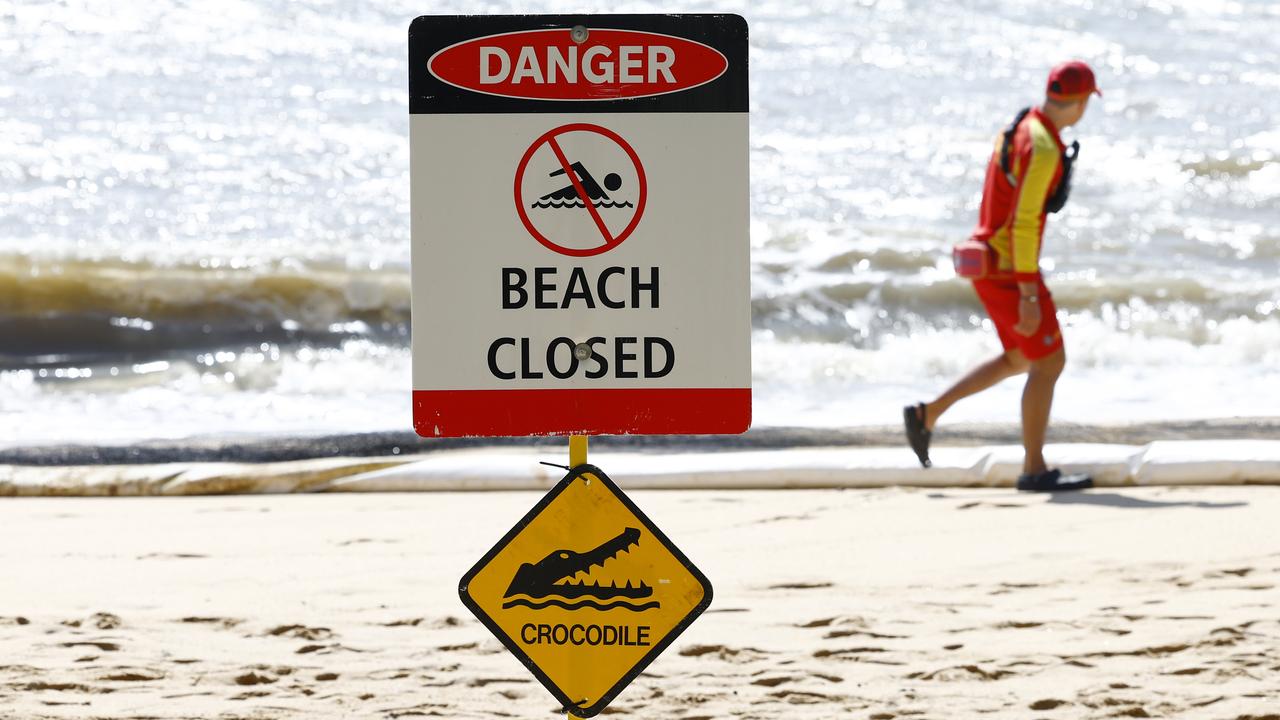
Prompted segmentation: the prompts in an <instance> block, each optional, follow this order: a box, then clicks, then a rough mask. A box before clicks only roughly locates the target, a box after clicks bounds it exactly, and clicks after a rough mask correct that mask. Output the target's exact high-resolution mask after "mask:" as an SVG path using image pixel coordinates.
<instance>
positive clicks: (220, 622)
mask: <svg viewBox="0 0 1280 720" xmlns="http://www.w3.org/2000/svg"><path fill="white" fill-rule="evenodd" d="M178 622H180V623H190V624H194V625H217V626H219V627H221V628H222V629H224V630H230V629H231V628H233V627H235V626H237V625H241V624H243V623H244V620H240V619H239V618H223V617H184V618H181V619H179V620H178Z"/></svg>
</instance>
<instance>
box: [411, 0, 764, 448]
mask: <svg viewBox="0 0 1280 720" xmlns="http://www.w3.org/2000/svg"><path fill="white" fill-rule="evenodd" d="M746 53H747V36H746V25H745V22H744V21H743V20H742V19H741V18H739V17H737V16H727V15H686V16H680V15H660V16H656V15H655V16H640V15H630V16H629V15H610V16H599V17H592V16H462V17H422V18H418V19H417V20H416V21H415V22H414V23H413V25H412V27H411V28H410V31H409V54H410V113H411V114H410V140H411V143H410V145H411V173H412V195H411V198H412V216H413V217H412V242H413V249H412V261H413V383H414V392H413V399H414V425H415V427H416V428H417V431H418V433H419V434H421V435H424V436H428V437H446V436H470V435H544V434H570V433H579V434H627V433H662V434H666V433H736V432H742V431H744V430H746V428H747V427H748V426H749V424H750V413H751V389H750V388H751V358H750V330H751V327H750V320H751V316H750V313H751V310H750V302H751V297H750V281H749V236H748V222H749V208H748V157H747V156H748V145H747V131H748V128H747V67H746V58H747V54H746Z"/></svg>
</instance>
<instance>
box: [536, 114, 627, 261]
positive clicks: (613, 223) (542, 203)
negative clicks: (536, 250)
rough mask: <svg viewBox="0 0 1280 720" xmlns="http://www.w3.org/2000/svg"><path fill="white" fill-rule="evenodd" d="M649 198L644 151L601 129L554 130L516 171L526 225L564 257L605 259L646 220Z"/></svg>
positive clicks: (579, 125) (568, 127) (585, 125)
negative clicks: (602, 256) (602, 255)
mask: <svg viewBox="0 0 1280 720" xmlns="http://www.w3.org/2000/svg"><path fill="white" fill-rule="evenodd" d="M647 196H648V184H647V182H646V179H645V174H644V166H643V165H642V164H641V163H640V157H639V156H638V155H637V154H636V151H635V150H634V149H633V148H632V147H631V145H630V144H629V143H628V142H627V141H626V140H624V139H623V138H622V137H621V136H620V135H618V134H617V133H615V132H613V131H612V130H609V129H608V128H604V127H601V126H599V125H592V124H589V123H574V124H570V125H562V126H560V127H558V128H554V129H552V130H549V131H547V132H546V133H544V134H543V135H542V136H541V137H539V138H538V139H537V140H534V141H533V144H532V145H530V146H529V149H528V150H526V151H525V153H524V156H523V157H522V158H520V164H519V166H518V167H517V169H516V182H515V203H516V211H517V213H518V214H519V216H520V221H521V222H522V223H523V224H524V227H525V229H526V230H528V231H529V234H530V235H532V236H533V237H534V239H536V240H537V241H538V242H540V243H542V245H543V246H545V247H546V248H548V249H549V250H553V251H555V252H557V253H560V254H562V255H571V256H575V257H587V256H591V255H599V254H600V253H603V252H607V251H609V250H612V249H613V248H615V247H617V246H618V245H620V244H622V241H623V240H626V239H627V238H628V237H629V236H630V235H631V233H632V232H633V231H634V230H635V228H636V226H637V225H638V224H639V223H640V217H641V216H642V215H643V214H644V207H645V200H646V199H647Z"/></svg>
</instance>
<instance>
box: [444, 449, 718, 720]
mask: <svg viewBox="0 0 1280 720" xmlns="http://www.w3.org/2000/svg"><path fill="white" fill-rule="evenodd" d="M570 448H571V462H572V463H573V465H574V467H573V468H572V469H571V470H570V471H569V474H568V475H566V476H565V477H564V479H563V480H561V481H560V482H559V483H558V484H557V485H556V486H555V487H554V488H552V489H551V492H549V493H547V495H546V496H545V497H543V499H542V500H541V501H540V502H539V503H538V504H537V505H536V506H535V507H534V508H533V509H532V510H530V511H529V513H528V514H527V515H525V516H524V518H523V519H521V520H520V522H518V523H516V526H515V527H514V528H512V529H511V531H510V532H508V533H507V534H506V536H505V537H503V538H502V540H500V541H499V542H498V544H497V545H495V546H494V547H493V549H492V550H490V551H489V553H488V554H486V555H485V556H484V558H482V559H481V560H480V562H478V563H476V565H475V567H473V568H472V569H471V570H470V571H469V572H468V573H467V574H466V575H464V576H463V578H462V581H461V583H460V584H459V588H458V591H459V594H460V595H461V596H462V602H463V604H465V605H466V606H467V608H468V609H470V610H471V612H473V613H474V614H475V615H476V617H478V618H479V619H480V621H481V622H483V623H484V624H485V626H487V627H488V628H489V630H490V631H491V632H493V634H494V635H496V636H497V638H498V639H499V640H501V641H502V643H503V644H504V645H506V646H507V649H509V650H510V651H511V652H512V653H513V654H514V655H515V656H516V657H517V658H519V659H520V661H521V662H522V663H524V665H525V666H526V667H527V668H529V670H530V672H532V673H533V674H534V676H536V677H537V678H538V680H539V681H540V682H541V683H542V684H543V685H544V686H546V688H547V689H548V690H549V691H551V694H552V695H554V696H555V697H556V699H557V700H559V701H560V702H561V703H563V705H564V708H565V710H566V711H567V712H568V713H570V715H571V717H581V718H587V717H592V716H594V715H596V714H598V713H599V712H600V711H601V710H603V709H604V708H605V706H606V705H608V704H609V702H610V701H612V700H613V698H614V697H615V696H616V695H617V694H618V693H619V692H621V691H622V689H623V688H625V687H626V686H627V685H628V684H629V683H630V682H631V681H632V680H633V679H635V677H636V676H637V675H639V674H640V672H641V671H642V670H643V669H644V668H645V667H646V666H647V665H648V664H649V663H651V662H653V660H654V659H655V658H656V657H657V656H658V655H659V654H660V653H661V652H662V651H663V650H664V649H665V648H666V647H667V646H668V645H670V644H671V642H672V641H673V640H675V638H676V636H678V635H679V634H680V633H681V632H683V631H684V629H685V628H686V627H688V626H689V624H690V623H692V622H693V620H694V619H695V618H696V617H697V616H698V615H700V614H701V613H702V611H703V610H705V609H706V608H707V606H708V605H710V604H711V583H710V582H709V581H708V580H707V578H706V577H705V576H704V575H703V574H702V573H701V572H700V571H699V570H698V569H697V568H696V567H694V566H693V563H691V562H689V559H688V558H686V557H685V556H684V554H683V553H681V552H680V550H678V549H677V548H676V547H675V545H673V544H672V543H671V541H670V540H668V539H667V537H666V536H665V535H663V534H662V531H661V530H659V529H658V528H657V527H656V526H655V525H654V524H653V523H652V522H651V521H650V520H649V518H647V517H645V515H644V513H642V512H641V511H640V509H639V508H638V507H636V506H635V504H634V503H632V502H631V500H630V499H629V498H628V497H627V496H626V495H624V494H623V492H622V491H621V490H620V489H619V488H618V486H617V485H615V484H614V483H613V481H612V480H610V479H609V478H608V477H607V476H606V475H605V474H604V473H603V472H601V470H600V468H597V467H595V466H593V465H588V464H586V462H585V461H586V438H585V437H582V436H577V437H574V438H573V439H572V440H571V443H570Z"/></svg>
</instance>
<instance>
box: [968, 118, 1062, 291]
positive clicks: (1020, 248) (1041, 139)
mask: <svg viewBox="0 0 1280 720" xmlns="http://www.w3.org/2000/svg"><path fill="white" fill-rule="evenodd" d="M1002 140H1003V135H1002V136H1000V137H998V138H997V139H996V147H995V152H993V153H992V155H991V160H990V161H989V162H988V163H987V179H986V183H985V185H984V186H983V188H982V208H981V210H979V212H978V227H977V228H975V229H974V231H973V238H974V239H975V240H982V241H985V242H988V243H990V244H991V247H992V248H994V249H995V251H996V255H997V256H998V263H997V272H998V273H999V274H1001V275H1007V274H1009V273H1012V274H1013V278H1014V279H1015V280H1018V281H1026V282H1030V281H1034V280H1036V279H1038V278H1039V277H1040V244H1041V241H1042V239H1043V237H1044V219H1045V210H1044V204H1045V201H1046V200H1047V199H1048V198H1049V196H1051V195H1052V194H1053V193H1054V191H1055V190H1056V189H1057V187H1058V183H1059V182H1061V180H1062V153H1063V151H1064V150H1065V149H1066V148H1065V147H1064V146H1063V144H1062V138H1060V137H1059V136H1058V128H1056V127H1054V125H1053V122H1052V121H1050V120H1049V118H1047V117H1045V116H1044V113H1042V112H1041V111H1040V109H1039V108H1034V107H1033V108H1031V112H1029V113H1027V116H1026V117H1025V118H1023V119H1022V122H1021V123H1019V124H1018V127H1017V129H1016V130H1015V131H1014V133H1013V143H1012V147H1011V148H1010V150H1009V156H1010V169H1011V171H1012V173H1013V175H1014V178H1015V180H1016V183H1015V184H1014V186H1013V187H1010V186H1009V180H1008V178H1006V177H1005V173H1004V170H1003V168H1001V167H1000V146H1001V144H1002Z"/></svg>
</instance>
